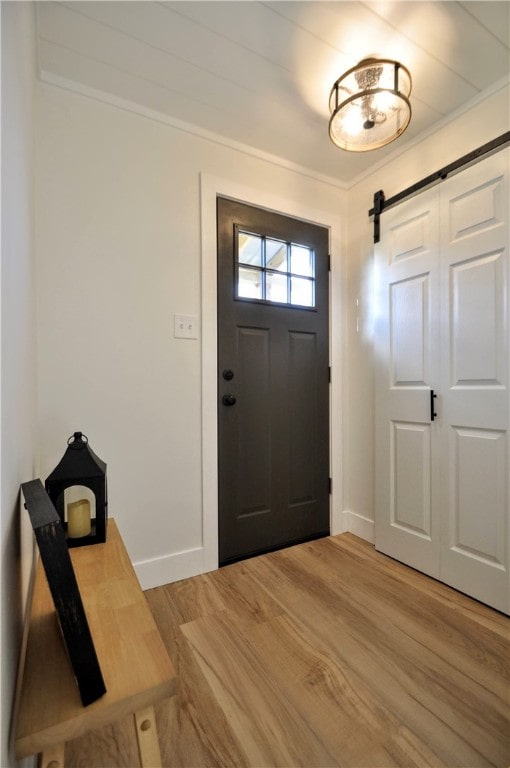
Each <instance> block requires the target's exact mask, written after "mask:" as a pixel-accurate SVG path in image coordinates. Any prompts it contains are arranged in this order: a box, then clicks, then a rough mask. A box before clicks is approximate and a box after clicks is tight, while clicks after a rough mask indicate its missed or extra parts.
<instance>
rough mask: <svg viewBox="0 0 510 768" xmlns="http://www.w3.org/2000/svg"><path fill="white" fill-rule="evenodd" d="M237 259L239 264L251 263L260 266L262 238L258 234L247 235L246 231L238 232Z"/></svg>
mask: <svg viewBox="0 0 510 768" xmlns="http://www.w3.org/2000/svg"><path fill="white" fill-rule="evenodd" d="M238 249H239V250H238V253H239V255H238V260H239V263H240V264H251V265H252V266H254V267H261V266H262V238H261V237H259V236H258V235H249V234H248V233H247V232H239V237H238Z"/></svg>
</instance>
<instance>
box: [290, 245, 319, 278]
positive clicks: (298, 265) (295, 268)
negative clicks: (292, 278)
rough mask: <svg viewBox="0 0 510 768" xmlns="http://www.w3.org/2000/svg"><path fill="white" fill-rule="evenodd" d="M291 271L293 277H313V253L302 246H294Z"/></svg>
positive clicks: (291, 254) (291, 252) (292, 248)
mask: <svg viewBox="0 0 510 768" xmlns="http://www.w3.org/2000/svg"><path fill="white" fill-rule="evenodd" d="M290 271H291V272H292V274H293V275H304V276H305V277H313V274H314V264H313V251H311V250H310V248H305V247H304V246H302V245H292V246H291V248H290Z"/></svg>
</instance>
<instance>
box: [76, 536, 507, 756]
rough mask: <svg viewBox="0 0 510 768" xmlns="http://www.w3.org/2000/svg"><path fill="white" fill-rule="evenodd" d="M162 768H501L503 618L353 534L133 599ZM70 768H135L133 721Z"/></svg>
mask: <svg viewBox="0 0 510 768" xmlns="http://www.w3.org/2000/svg"><path fill="white" fill-rule="evenodd" d="M146 596H147V598H148V601H149V605H150V607H151V609H152V611H153V613H154V616H155V617H156V621H157V624H158V626H159V628H160V631H161V634H162V636H163V638H164V641H165V643H166V645H167V647H168V651H169V653H170V656H171V658H172V660H173V661H174V663H175V666H176V670H177V676H178V694H177V696H176V697H174V699H173V700H172V701H169V702H167V703H165V704H163V705H161V706H159V707H158V709H157V719H158V729H159V734H160V742H161V752H162V759H163V765H164V766H175V767H176V768H179V767H181V766H184V767H185V768H200V767H201V766H211V767H212V766H225V768H227V767H228V768H244V767H245V766H252V767H253V768H263V767H266V766H267V767H268V768H273V767H274V768H276V766H289V767H292V766H303V767H304V768H313V767H314V766H317V767H318V768H327V766H346V767H349V766H357V767H358V768H376V767H380V768H389V767H390V766H405V768H412V767H414V766H416V767H417V768H426V767H427V766H434V767H435V768H436V767H437V768H439V767H440V766H446V767H447V768H454V767H455V766H459V768H481V767H482V766H484V767H485V766H498V767H500V768H508V766H510V619H508V618H506V617H504V616H502V615H501V614H499V613H497V612H496V611H493V610H491V609H490V608H487V607H485V606H483V605H481V604H480V603H477V602H476V601H474V600H471V599H469V598H467V597H465V596H463V595H461V594H459V593H458V592H455V591H454V590H451V589H449V588H448V587H446V586H444V585H442V584H439V583H438V582H435V581H434V580H432V579H429V578H427V577H426V576H423V575H422V574H419V573H417V572H415V571H413V570H411V569H409V568H406V567H405V566H403V565H400V564H398V563H396V562H394V561H393V560H391V559H390V558H387V557H385V556H383V555H380V554H379V553H377V552H375V550H374V548H373V547H372V546H370V545H369V544H367V543H365V542H363V541H362V540H361V539H357V538H356V537H354V536H352V535H350V534H343V535H340V536H335V537H331V538H327V539H320V540H318V541H315V542H311V543H309V544H301V545H299V546H297V547H293V548H289V549H285V550H282V551H280V552H275V553H272V554H269V555H264V556H262V557H258V558H254V559H252V560H247V561H244V562H242V563H236V564H235V565H231V566H228V567H226V568H222V569H221V570H219V571H215V572H213V573H209V574H205V575H202V576H197V577H195V578H192V579H187V580H185V581H181V582H177V583H175V584H170V585H168V586H165V587H159V588H158V589H154V590H150V591H148V592H146ZM66 764H67V765H68V766H69V768H73V767H74V766H82V767H85V766H87V768H96V767H98V766H100V767H101V768H106V766H128V768H134V767H135V766H138V765H139V761H138V755H137V748H136V741H135V736H134V731H133V728H132V723H131V720H130V718H127V719H126V720H123V721H122V722H119V723H118V724H116V725H114V726H111V727H109V728H105V729H103V730H102V731H100V732H97V733H95V734H92V735H90V736H86V737H83V738H80V739H76V740H75V741H73V742H70V743H69V744H68V746H67V749H66Z"/></svg>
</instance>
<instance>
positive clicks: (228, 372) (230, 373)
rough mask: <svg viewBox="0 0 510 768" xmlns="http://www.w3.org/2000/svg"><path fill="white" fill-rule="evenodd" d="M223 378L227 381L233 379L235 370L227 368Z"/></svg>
mask: <svg viewBox="0 0 510 768" xmlns="http://www.w3.org/2000/svg"><path fill="white" fill-rule="evenodd" d="M223 378H224V379H225V381H232V379H233V378H234V371H231V370H230V368H225V370H224V371H223Z"/></svg>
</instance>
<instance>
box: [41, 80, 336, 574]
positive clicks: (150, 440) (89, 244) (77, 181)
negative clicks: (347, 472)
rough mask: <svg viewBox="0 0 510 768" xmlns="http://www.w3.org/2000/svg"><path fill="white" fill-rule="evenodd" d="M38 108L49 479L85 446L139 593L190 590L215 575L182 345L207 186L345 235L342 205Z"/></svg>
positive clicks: (143, 134)
mask: <svg viewBox="0 0 510 768" xmlns="http://www.w3.org/2000/svg"><path fill="white" fill-rule="evenodd" d="M37 92H38V99H37V107H38V109H37V116H38V122H37V224H36V235H37V270H38V280H37V292H38V310H39V314H38V371H39V386H38V416H39V425H38V427H39V443H40V446H41V457H40V458H41V476H42V478H43V479H44V477H46V475H47V474H48V473H49V471H50V470H51V469H52V468H53V467H54V466H55V464H56V463H57V461H58V460H59V459H60V457H61V455H62V454H63V452H64V449H65V447H66V440H67V438H68V436H69V435H71V434H72V433H73V432H74V431H75V430H81V431H83V432H84V433H85V434H87V435H88V437H89V439H90V443H91V446H92V448H93V450H94V451H96V453H98V455H99V456H100V457H101V458H102V459H103V460H105V461H106V462H107V463H108V491H109V510H110V514H111V515H112V516H114V517H115V518H116V519H117V521H118V523H119V527H120V528H121V531H122V533H123V535H124V538H125V541H126V544H127V546H128V549H129V552H130V555H131V557H132V559H133V560H134V561H135V563H136V564H137V569H138V573H139V576H140V577H141V581H142V585H143V586H151V585H153V584H155V583H163V582H164V581H170V580H172V579H174V578H182V577H184V576H187V575H190V573H196V572H198V571H199V570H200V569H201V568H202V567H205V566H203V553H202V545H203V525H204V519H203V493H202V448H203V446H202V445H201V438H202V412H201V408H202V402H203V401H202V392H201V375H202V371H201V364H202V346H201V344H202V342H201V340H180V339H174V338H173V314H174V313H182V314H196V315H198V316H200V312H201V300H202V299H201V275H202V263H201V253H202V249H203V247H204V243H202V242H201V233H202V229H201V211H202V209H203V206H202V203H203V201H201V197H200V194H201V186H200V184H201V178H202V179H203V178H204V177H206V176H207V177H208V178H209V179H213V178H218V179H223V180H227V182H228V184H230V185H238V186H242V187H243V188H245V189H248V190H250V191H252V192H253V195H254V196H255V197H256V198H257V199H258V200H260V201H263V200H264V199H266V198H267V199H271V200H273V199H276V198H277V199H279V200H281V201H283V204H284V205H285V206H286V207H287V210H289V211H293V210H296V209H299V210H302V211H306V210H310V209H312V208H313V210H314V211H315V212H317V211H318V212H320V213H319V217H320V218H322V219H323V221H322V223H330V222H333V224H334V225H339V224H340V221H341V219H342V205H343V201H344V199H345V198H344V193H343V192H342V191H341V190H340V189H338V188H337V187H335V186H330V185H327V184H325V183H323V182H321V181H316V180H313V179H311V178H308V177H306V176H303V175H300V174H299V173H296V172H294V171H290V170H288V169H286V168H282V167H279V166H277V165H274V164H272V163H270V162H267V161H265V160H262V159H259V158H256V157H253V156H248V155H246V154H243V153H242V152H240V151H237V150H234V149H230V148H228V147H225V146H220V145H219V144H215V143H214V142H212V141H208V140H206V139H204V138H200V137H198V136H195V135H191V134H190V133H187V132H184V131H182V130H177V129H176V128H174V127H171V126H170V125H167V124H164V123H160V122H158V121H156V120H153V119H148V118H146V117H143V116H140V115H137V114H133V113H131V112H129V111H125V110H122V109H119V108H116V107H114V106H110V105H108V104H105V103H101V102H99V101H95V100H93V99H90V98H87V97H84V96H82V95H78V94H75V93H70V92H67V91H65V90H63V89H60V88H57V87H54V86H52V85H48V84H42V83H41V84H39V85H38V88H37ZM203 190H204V188H202V193H203ZM209 203H210V201H209ZM209 250H210V249H209ZM340 256H341V254H340V253H338V254H337V257H340ZM338 263H341V260H340V258H339V259H338ZM202 289H203V290H204V291H207V290H209V289H208V286H207V285H204V286H202ZM207 298H208V297H207V296H206V297H205V300H206V301H205V303H206V304H207ZM204 320H205V323H206V325H207V323H209V317H206V318H204ZM336 347H337V349H339V348H340V347H341V344H340V342H339V341H338V340H336ZM336 421H337V422H338V419H337V420H336ZM335 428H336V429H337V431H338V429H339V427H338V425H337V424H336V425H334V429H335ZM338 483H339V485H341V483H340V478H339V477H338ZM338 503H339V504H340V505H341V501H339V502H338Z"/></svg>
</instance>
